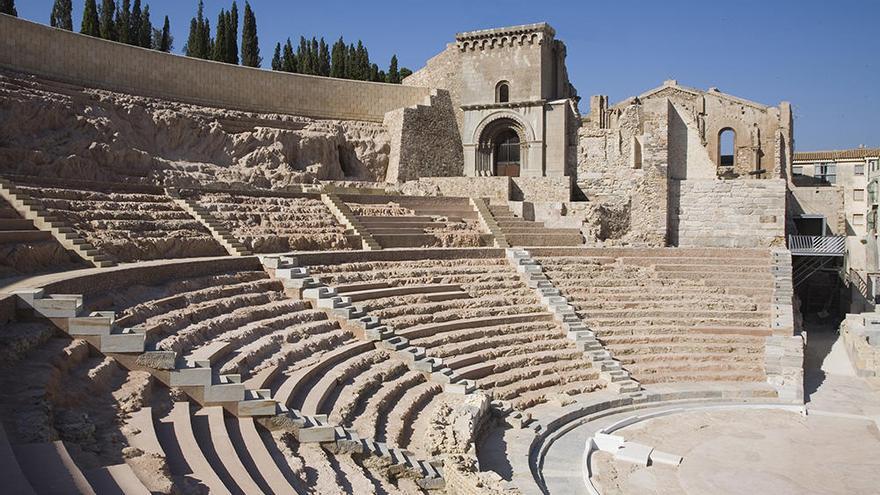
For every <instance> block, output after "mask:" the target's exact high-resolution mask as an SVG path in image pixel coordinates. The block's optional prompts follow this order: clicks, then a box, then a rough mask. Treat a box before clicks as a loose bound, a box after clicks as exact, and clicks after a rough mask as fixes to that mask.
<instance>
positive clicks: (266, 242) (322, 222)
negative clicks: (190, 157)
mask: <svg viewBox="0 0 880 495" xmlns="http://www.w3.org/2000/svg"><path fill="white" fill-rule="evenodd" d="M198 203H199V205H200V206H201V207H202V208H204V209H205V210H207V211H208V212H209V214H210V215H211V216H213V217H214V219H216V220H217V221H218V222H219V223H220V224H221V225H222V226H223V227H225V228H226V229H227V230H229V231H230V232H231V233H232V235H233V236H234V237H235V238H236V239H238V240H239V241H241V242H242V244H244V245H245V246H246V247H248V248H249V249H250V250H251V251H253V252H255V253H279V252H285V251H293V250H311V249H352V248H355V247H360V239H359V238H358V236H357V235H354V234H352V233H350V232H347V231H346V229H345V227H344V226H343V225H341V224H340V223H339V222H338V221H337V220H336V218H335V217H334V216H333V213H331V212H330V210H329V209H328V208H327V206H326V205H325V204H324V203H323V202H321V197H320V195H318V194H288V195H284V196H280V195H279V196H265V195H248V194H234V195H233V194H228V193H201V194H200V195H199V196H198Z"/></svg>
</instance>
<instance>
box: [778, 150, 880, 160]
mask: <svg viewBox="0 0 880 495" xmlns="http://www.w3.org/2000/svg"><path fill="white" fill-rule="evenodd" d="M875 156H877V157H880V148H855V149H851V150H829V151H800V152H796V153H795V154H794V159H795V161H808V160H846V159H858V158H869V157H875Z"/></svg>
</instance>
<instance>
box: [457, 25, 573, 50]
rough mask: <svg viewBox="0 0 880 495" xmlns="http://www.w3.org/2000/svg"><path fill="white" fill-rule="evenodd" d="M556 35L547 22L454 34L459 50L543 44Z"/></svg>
mask: <svg viewBox="0 0 880 495" xmlns="http://www.w3.org/2000/svg"><path fill="white" fill-rule="evenodd" d="M555 35H556V31H554V30H553V28H552V27H550V25H549V24H547V23H544V22H540V23H537V24H525V25H521V26H511V27H505V28H497V29H482V30H479V31H468V32H464V33H458V34H457V35H455V42H456V45H457V46H458V49H459V50H460V51H463V52H466V51H473V50H491V49H493V48H504V47H511V46H525V45H543V44H544V43H545V41H550V40H552V39H553V37H554V36H555Z"/></svg>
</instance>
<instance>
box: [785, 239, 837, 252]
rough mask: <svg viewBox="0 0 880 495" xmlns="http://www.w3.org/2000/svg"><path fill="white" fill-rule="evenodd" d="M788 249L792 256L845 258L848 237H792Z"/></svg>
mask: <svg viewBox="0 0 880 495" xmlns="http://www.w3.org/2000/svg"><path fill="white" fill-rule="evenodd" d="M788 249H789V250H790V251H791V254H792V255H808V256H843V255H844V254H845V253H846V237H844V236H832V235H790V236H788Z"/></svg>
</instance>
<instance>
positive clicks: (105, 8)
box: [100, 0, 116, 41]
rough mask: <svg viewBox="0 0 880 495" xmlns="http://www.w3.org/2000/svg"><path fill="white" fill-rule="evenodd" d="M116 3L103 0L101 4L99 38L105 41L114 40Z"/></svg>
mask: <svg viewBox="0 0 880 495" xmlns="http://www.w3.org/2000/svg"><path fill="white" fill-rule="evenodd" d="M115 14H116V2H114V1H113V0H103V1H102V2H101V11H100V18H101V25H100V28H101V37H102V38H104V39H105V40H114V41H115V40H116V17H115Z"/></svg>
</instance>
